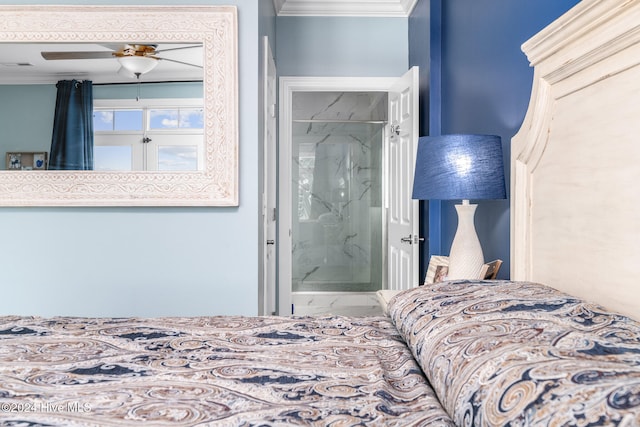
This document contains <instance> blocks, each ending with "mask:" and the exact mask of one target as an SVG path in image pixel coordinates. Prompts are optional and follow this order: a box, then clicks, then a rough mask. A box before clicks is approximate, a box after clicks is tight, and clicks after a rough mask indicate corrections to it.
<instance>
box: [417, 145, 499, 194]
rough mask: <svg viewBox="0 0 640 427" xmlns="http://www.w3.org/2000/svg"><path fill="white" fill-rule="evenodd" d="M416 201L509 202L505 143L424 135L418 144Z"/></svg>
mask: <svg viewBox="0 0 640 427" xmlns="http://www.w3.org/2000/svg"><path fill="white" fill-rule="evenodd" d="M412 198H414V199H420V200H432V199H435V200H471V199H474V200H477V199H505V198H506V190H505V184H504V166H503V162H502V142H501V140H500V137H499V136H495V135H441V136H424V137H421V138H420V139H419V141H418V154H417V157H416V170H415V176H414V180H413V195H412Z"/></svg>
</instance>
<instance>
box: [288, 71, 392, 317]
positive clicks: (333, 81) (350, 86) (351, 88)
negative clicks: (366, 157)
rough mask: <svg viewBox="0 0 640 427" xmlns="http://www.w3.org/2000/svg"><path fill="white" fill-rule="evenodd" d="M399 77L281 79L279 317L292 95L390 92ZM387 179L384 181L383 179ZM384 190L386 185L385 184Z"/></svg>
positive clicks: (289, 218)
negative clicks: (295, 93) (300, 93)
mask: <svg viewBox="0 0 640 427" xmlns="http://www.w3.org/2000/svg"><path fill="white" fill-rule="evenodd" d="M397 81H398V77H288V76H282V77H280V80H279V82H280V84H279V97H278V104H279V106H278V108H279V122H278V130H279V134H278V135H279V136H278V314H279V315H283V316H288V315H291V304H292V298H291V289H289V291H288V292H283V286H285V285H286V284H289V286H290V285H291V262H292V256H291V250H292V248H291V230H292V218H291V211H292V208H291V203H292V200H291V189H292V185H291V175H292V172H291V156H292V151H291V148H292V145H291V143H292V126H291V123H292V121H293V117H292V111H291V107H292V100H293V93H294V92H389V91H390V90H391V88H392V87H393V85H394V84H395V83H396V82H397ZM384 179H385V180H386V178H384ZM384 184H385V187H386V182H385V183H384Z"/></svg>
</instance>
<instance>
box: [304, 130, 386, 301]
mask: <svg viewBox="0 0 640 427" xmlns="http://www.w3.org/2000/svg"><path fill="white" fill-rule="evenodd" d="M382 147H383V122H380V121H378V122H376V121H355V122H330V121H322V122H319V121H303V120H300V121H296V122H295V123H294V125H293V146H292V148H293V150H292V152H293V159H292V160H293V162H292V165H293V168H292V180H293V186H292V189H293V194H292V199H293V203H292V208H293V212H292V220H293V221H292V261H293V263H292V264H293V265H292V290H293V291H294V292H303V291H305V292H344V291H349V292H373V291H376V290H378V289H381V288H382V279H383V265H384V263H383V247H384V245H383V243H384V242H383V235H384V234H383V214H382Z"/></svg>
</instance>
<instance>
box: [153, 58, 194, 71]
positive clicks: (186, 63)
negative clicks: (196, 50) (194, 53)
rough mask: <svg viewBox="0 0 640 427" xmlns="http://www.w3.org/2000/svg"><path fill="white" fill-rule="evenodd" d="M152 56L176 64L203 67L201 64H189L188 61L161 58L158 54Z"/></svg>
mask: <svg viewBox="0 0 640 427" xmlns="http://www.w3.org/2000/svg"><path fill="white" fill-rule="evenodd" d="M153 58H156V59H161V60H163V61H169V62H175V63H176V64H182V65H188V66H190V67H196V68H203V67H202V65H197V64H189V63H188V62H183V61H176V60H175V59H169V58H162V57H159V56H154V57H153Z"/></svg>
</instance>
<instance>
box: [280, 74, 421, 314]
mask: <svg viewBox="0 0 640 427" xmlns="http://www.w3.org/2000/svg"><path fill="white" fill-rule="evenodd" d="M416 112H417V69H414V70H411V71H410V72H409V73H407V75H405V76H403V78H364V79H361V78H360V79H353V78H345V79H341V78H324V79H323V78H304V77H298V78H296V77H282V78H281V79H280V138H279V141H280V143H279V168H278V169H279V179H278V181H279V185H278V187H279V198H278V199H279V224H280V227H279V243H280V244H279V246H278V249H279V253H278V255H279V257H278V258H279V263H278V264H279V268H278V270H279V286H278V313H279V314H281V315H289V314H295V315H315V314H347V315H375V314H381V311H380V308H379V305H378V303H377V299H376V296H375V292H376V291H377V290H380V289H406V288H409V287H412V286H415V285H417V284H418V279H417V268H418V262H417V260H418V245H417V244H413V243H414V241H415V242H416V243H417V239H418V236H417V229H418V224H417V218H418V216H417V202H416V201H413V200H411V199H410V190H409V188H408V187H409V186H410V185H411V183H412V182H413V168H414V159H415V149H416V147H417V135H418V133H417V120H415V121H414V120H412V119H411V118H412V117H413V116H414V115H416ZM414 122H416V123H414ZM405 187H406V188H405ZM407 219H408V223H407ZM398 220H400V221H398ZM402 227H404V228H402ZM407 227H408V228H407ZM393 230H396V232H395V234H397V233H398V232H399V233H401V235H395V234H394V231H393ZM397 230H400V231H397Z"/></svg>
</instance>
